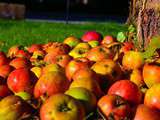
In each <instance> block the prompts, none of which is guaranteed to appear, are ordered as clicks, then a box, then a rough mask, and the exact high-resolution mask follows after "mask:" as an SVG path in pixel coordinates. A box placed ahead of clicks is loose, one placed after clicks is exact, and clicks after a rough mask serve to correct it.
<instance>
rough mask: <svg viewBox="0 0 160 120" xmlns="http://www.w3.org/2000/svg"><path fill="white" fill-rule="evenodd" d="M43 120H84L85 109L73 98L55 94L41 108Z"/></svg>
mask: <svg viewBox="0 0 160 120" xmlns="http://www.w3.org/2000/svg"><path fill="white" fill-rule="evenodd" d="M40 118H41V120H83V119H84V118H85V110H84V107H83V106H82V105H81V104H80V102H79V101H78V100H76V99H74V98H73V97H71V96H69V95H65V94H55V95H52V96H51V97H49V98H48V99H47V100H46V101H45V102H44V104H42V107H41V108H40Z"/></svg>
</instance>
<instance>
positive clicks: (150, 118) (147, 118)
mask: <svg viewBox="0 0 160 120" xmlns="http://www.w3.org/2000/svg"><path fill="white" fill-rule="evenodd" d="M134 120H160V112H159V111H156V110H155V109H152V108H149V107H147V106H146V105H144V104H140V105H138V107H137V110H136V114H135V117H134Z"/></svg>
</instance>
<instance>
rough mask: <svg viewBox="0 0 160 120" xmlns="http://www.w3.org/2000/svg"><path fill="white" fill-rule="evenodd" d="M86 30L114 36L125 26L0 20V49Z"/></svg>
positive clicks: (79, 35) (76, 34)
mask: <svg viewBox="0 0 160 120" xmlns="http://www.w3.org/2000/svg"><path fill="white" fill-rule="evenodd" d="M88 30H96V31H98V32H100V33H102V35H107V34H110V35H113V36H116V34H117V32H119V31H124V30H126V26H125V25H123V24H118V23H114V22H107V23H94V22H87V23H83V24H81V23H80V24H65V23H54V22H52V23H51V22H33V21H32V22H31V21H13V20H0V50H1V51H5V52H6V51H7V50H8V48H9V47H10V46H12V45H16V44H19V45H24V46H28V45H31V44H33V43H47V42H49V41H59V42H61V41H63V40H64V38H66V37H67V36H70V35H74V36H76V37H78V38H80V37H81V36H82V35H83V33H84V32H85V31H88Z"/></svg>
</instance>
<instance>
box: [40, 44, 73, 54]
mask: <svg viewBox="0 0 160 120" xmlns="http://www.w3.org/2000/svg"><path fill="white" fill-rule="evenodd" d="M70 49H71V48H70V46H68V45H67V44H64V43H59V42H51V43H48V46H47V45H46V46H45V47H44V49H43V50H44V51H46V52H47V53H50V52H53V51H54V53H55V54H56V55H60V54H68V52H69V51H70Z"/></svg>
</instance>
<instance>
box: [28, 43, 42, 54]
mask: <svg viewBox="0 0 160 120" xmlns="http://www.w3.org/2000/svg"><path fill="white" fill-rule="evenodd" d="M41 49H42V46H41V45H40V44H32V45H31V46H29V47H27V51H28V52H29V53H34V51H38V50H41Z"/></svg>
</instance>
